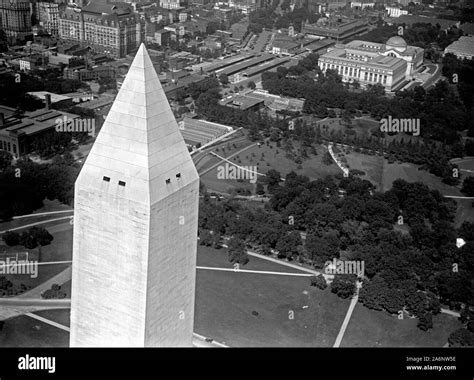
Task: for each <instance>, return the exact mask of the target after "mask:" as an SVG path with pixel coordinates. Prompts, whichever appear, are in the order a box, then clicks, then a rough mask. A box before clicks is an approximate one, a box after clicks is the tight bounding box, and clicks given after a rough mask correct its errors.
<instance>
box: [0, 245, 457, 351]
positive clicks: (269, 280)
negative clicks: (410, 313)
mask: <svg viewBox="0 0 474 380" xmlns="http://www.w3.org/2000/svg"><path fill="white" fill-rule="evenodd" d="M198 265H199V266H212V267H222V268H232V265H231V264H230V263H229V262H228V260H227V252H226V250H225V249H221V250H215V249H211V248H208V247H203V246H199V248H198ZM242 269H249V270H268V271H278V272H290V273H293V272H296V273H297V272H298V270H297V269H293V268H288V267H284V266H281V265H279V264H276V263H272V262H268V261H265V260H262V259H259V258H255V257H251V258H250V262H249V264H247V265H246V266H244V267H243V268H242ZM64 288H67V286H66V285H65V287H64ZM348 305H349V301H348V300H342V299H340V298H338V297H337V296H335V295H334V294H332V293H331V292H330V291H329V289H326V290H325V291H321V290H319V289H316V288H313V287H310V286H309V279H308V278H305V277H291V276H275V275H269V274H253V273H242V272H240V273H235V272H219V271H210V270H198V272H197V284H196V309H195V327H194V331H195V332H196V333H198V334H201V335H204V336H207V337H211V338H214V339H215V340H217V341H219V342H221V343H224V344H226V345H229V346H231V347H244V346H249V347H258V346H281V347H283V346H288V347H289V346H320V347H331V346H332V345H333V344H334V340H335V338H336V335H337V333H338V331H339V328H340V326H341V324H342V321H343V319H344V317H345V314H346V311H347V308H348ZM303 307H304V308H303ZM252 312H257V313H258V314H257V315H254V314H255V313H252ZM291 312H293V317H294V319H291V318H290V316H291V315H292V313H291ZM36 314H38V315H40V316H42V317H44V318H47V319H51V320H52V321H55V322H57V323H60V324H62V325H65V326H69V314H70V312H69V310H67V309H61V310H45V311H40V312H36ZM34 326H39V328H38V327H34ZM459 326H460V323H459V321H458V320H457V319H456V318H454V317H452V316H449V315H444V314H440V315H437V316H436V317H435V318H434V329H431V330H429V331H428V332H423V331H421V330H419V329H418V328H417V327H416V320H415V319H405V320H399V319H398V318H397V317H396V316H391V315H389V314H388V313H386V312H379V311H373V310H369V309H367V308H365V307H364V306H362V305H361V304H358V305H357V306H356V308H355V310H354V313H353V315H352V319H351V321H350V323H349V326H348V328H347V330H346V334H345V336H344V339H343V340H342V344H341V346H343V347H398V346H404V347H409V346H417V347H431V346H433V347H441V346H443V345H444V344H445V343H446V342H447V337H448V336H449V334H450V333H451V332H452V331H454V330H455V329H456V328H458V327H459ZM50 329H53V330H54V331H53V330H50ZM17 335H18V336H17ZM67 341H68V334H67V332H65V331H62V330H60V329H56V328H54V327H52V326H47V325H44V324H43V323H41V322H39V321H35V320H33V319H31V318H28V317H24V316H23V317H17V318H13V319H11V320H7V322H6V324H5V327H4V331H3V332H1V333H0V346H35V347H43V346H66V345H67Z"/></svg>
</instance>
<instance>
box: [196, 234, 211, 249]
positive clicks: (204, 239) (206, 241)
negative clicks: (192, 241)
mask: <svg viewBox="0 0 474 380" xmlns="http://www.w3.org/2000/svg"><path fill="white" fill-rule="evenodd" d="M211 244H212V235H211V232H210V231H209V230H202V231H201V232H200V234H199V245H205V246H206V247H209V246H210V245H211Z"/></svg>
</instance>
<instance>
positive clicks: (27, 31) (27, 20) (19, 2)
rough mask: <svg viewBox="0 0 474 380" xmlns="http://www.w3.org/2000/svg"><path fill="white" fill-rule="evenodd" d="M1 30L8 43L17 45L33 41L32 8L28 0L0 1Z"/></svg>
mask: <svg viewBox="0 0 474 380" xmlns="http://www.w3.org/2000/svg"><path fill="white" fill-rule="evenodd" d="M0 28H1V29H3V30H4V31H5V34H6V35H7V38H8V42H9V43H11V44H16V43H17V42H24V41H26V40H32V39H33V29H32V26H31V8H30V2H29V1H28V0H0Z"/></svg>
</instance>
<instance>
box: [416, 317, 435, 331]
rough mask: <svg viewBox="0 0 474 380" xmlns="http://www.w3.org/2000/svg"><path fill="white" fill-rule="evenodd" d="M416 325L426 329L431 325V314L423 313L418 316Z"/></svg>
mask: <svg viewBox="0 0 474 380" xmlns="http://www.w3.org/2000/svg"><path fill="white" fill-rule="evenodd" d="M417 327H418V328H420V329H421V330H423V331H427V330H429V329H431V328H432V327H433V314H431V313H423V314H421V315H420V316H419V317H418V324H417Z"/></svg>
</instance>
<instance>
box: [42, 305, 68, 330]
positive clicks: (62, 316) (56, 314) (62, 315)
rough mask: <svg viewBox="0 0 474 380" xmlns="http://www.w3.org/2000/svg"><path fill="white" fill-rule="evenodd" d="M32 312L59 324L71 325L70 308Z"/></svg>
mask: <svg viewBox="0 0 474 380" xmlns="http://www.w3.org/2000/svg"><path fill="white" fill-rule="evenodd" d="M33 314H36V315H39V316H40V317H43V318H46V319H49V320H51V321H54V322H56V323H59V324H60V325H63V326H67V327H69V326H70V325H71V309H50V310H41V311H35V312H34V313H33Z"/></svg>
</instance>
